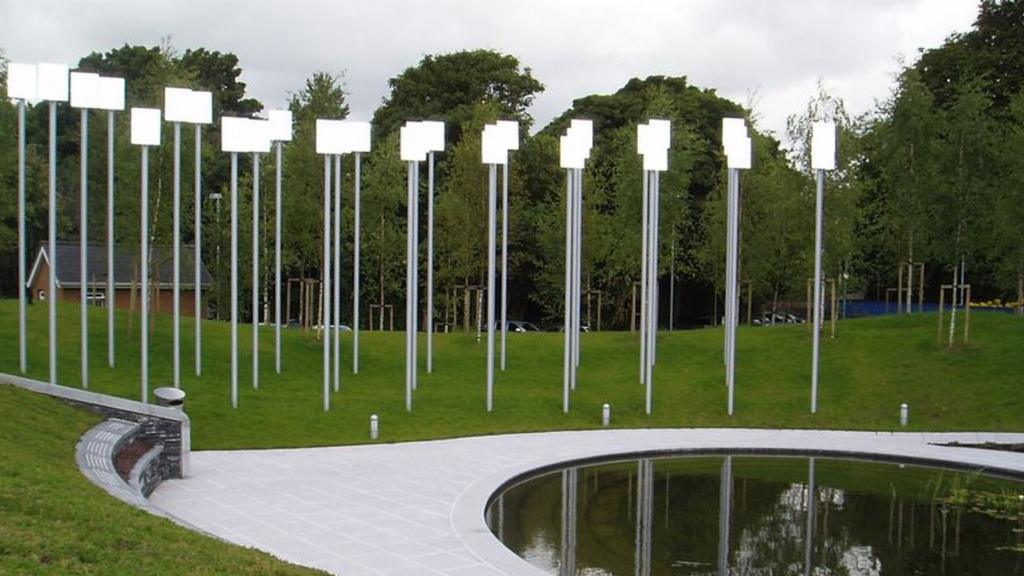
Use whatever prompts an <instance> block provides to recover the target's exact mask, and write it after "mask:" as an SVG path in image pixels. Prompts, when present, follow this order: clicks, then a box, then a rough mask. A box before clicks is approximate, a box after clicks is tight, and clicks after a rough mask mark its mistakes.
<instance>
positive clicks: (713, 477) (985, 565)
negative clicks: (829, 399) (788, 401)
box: [487, 455, 1024, 576]
mask: <svg viewBox="0 0 1024 576" xmlns="http://www.w3.org/2000/svg"><path fill="white" fill-rule="evenodd" d="M487 522H488V525H489V526H490V528H491V531H492V532H493V533H494V534H495V535H496V536H497V537H498V538H499V539H500V540H501V541H502V542H503V543H504V544H505V545H506V546H508V547H509V548H510V549H511V550H512V551H514V552H515V553H516V554H518V555H519V556H521V557H522V558H524V559H525V560H526V561H528V562H530V563H531V564H533V565H534V566H537V567H538V568H540V569H542V570H544V571H547V572H549V573H551V574H564V575H577V574H585V575H625V574H629V575H640V574H643V575H647V574H673V575H674V574H686V575H696V574H702V575H711V574H716V575H719V576H726V575H739V574H743V575H789V574H804V575H814V576H824V575H833V574H834V575H849V576H880V575H885V576H897V575H932V574H936V575H950V576H952V575H965V574H971V575H985V576H989V575H997V574H998V575H1013V574H1024V484H1022V483H1020V482H1016V481H1012V480H1007V479H1002V478H995V477H991V476H985V475H983V474H980V473H977V472H967V471H960V470H942V469H936V468H928V467H921V466H911V465H900V464H890V463H880V462H866V461H861V460H853V459H837V458H808V457H774V456H743V455H735V456H700V457H696V456H694V457H677V458H658V459H640V460H629V461H622V460H620V461H615V462H606V463H595V464H587V465H581V466H576V467H569V468H564V469H561V470H556V471H553V472H546V473H543V474H539V475H537V476H534V477H532V478H529V479H527V480H523V481H521V482H518V483H516V484H514V485H512V486H510V487H509V488H507V489H505V490H503V491H502V492H501V493H499V494H498V495H496V496H495V497H494V498H493V499H492V501H491V503H490V505H489V506H488V508H487Z"/></svg>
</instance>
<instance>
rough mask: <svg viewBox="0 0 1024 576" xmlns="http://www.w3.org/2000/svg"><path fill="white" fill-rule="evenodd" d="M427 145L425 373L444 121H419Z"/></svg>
mask: <svg viewBox="0 0 1024 576" xmlns="http://www.w3.org/2000/svg"><path fill="white" fill-rule="evenodd" d="M420 125H421V126H422V130H423V131H424V138H425V142H424V145H425V146H427V374H430V373H432V372H433V371H434V153H435V152H442V151H444V122H439V121H436V120H429V121H424V122H420Z"/></svg>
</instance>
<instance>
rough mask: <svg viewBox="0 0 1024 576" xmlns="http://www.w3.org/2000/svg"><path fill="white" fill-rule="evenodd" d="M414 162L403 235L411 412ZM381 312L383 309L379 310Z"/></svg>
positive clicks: (407, 391) (407, 400)
mask: <svg viewBox="0 0 1024 576" xmlns="http://www.w3.org/2000/svg"><path fill="white" fill-rule="evenodd" d="M415 170H416V163H415V162H409V175H408V186H407V189H406V207H405V212H406V222H407V232H406V235H405V292H406V297H405V409H406V411H408V412H412V390H413V384H412V378H413V373H414V372H415V368H416V367H415V365H414V364H413V362H414V359H413V357H412V351H413V338H414V337H415V336H416V333H415V332H414V331H413V327H412V322H413V316H414V315H415V314H414V308H415V306H414V304H413V294H412V285H413V284H414V283H415V280H414V279H413V262H414V260H415V258H416V255H415V254H414V253H413V247H412V246H413V243H412V237H413V235H414V234H415V233H416V231H415V229H414V226H415V225H414V223H413V220H414V211H413V210H414V208H413V205H414V204H415V202H416V192H415V183H414V182H413V179H414V178H415ZM381 313H382V314H383V311H382V312H381Z"/></svg>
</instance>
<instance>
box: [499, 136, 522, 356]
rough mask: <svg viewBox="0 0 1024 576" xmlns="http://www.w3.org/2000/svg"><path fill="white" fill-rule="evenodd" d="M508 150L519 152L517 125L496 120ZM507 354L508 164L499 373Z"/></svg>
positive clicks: (505, 173)
mask: <svg viewBox="0 0 1024 576" xmlns="http://www.w3.org/2000/svg"><path fill="white" fill-rule="evenodd" d="M497 126H498V129H499V130H501V132H502V134H503V138H504V140H505V143H506V144H507V145H508V146H509V150H519V123H518V122H515V121H512V120H498V122H497ZM507 353H508V163H507V162H506V163H505V164H504V165H503V166H502V169H501V371H502V372H504V371H505V365H506V356H507Z"/></svg>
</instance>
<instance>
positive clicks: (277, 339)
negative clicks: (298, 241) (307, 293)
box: [274, 141, 281, 374]
mask: <svg viewBox="0 0 1024 576" xmlns="http://www.w3.org/2000/svg"><path fill="white" fill-rule="evenodd" d="M276 148H277V150H276V152H277V165H276V169H275V170H274V180H275V194H274V371H275V372H276V373H278V374H280V373H281V142H280V141H278V142H277V146H276Z"/></svg>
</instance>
